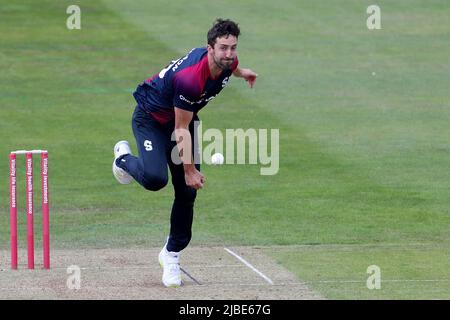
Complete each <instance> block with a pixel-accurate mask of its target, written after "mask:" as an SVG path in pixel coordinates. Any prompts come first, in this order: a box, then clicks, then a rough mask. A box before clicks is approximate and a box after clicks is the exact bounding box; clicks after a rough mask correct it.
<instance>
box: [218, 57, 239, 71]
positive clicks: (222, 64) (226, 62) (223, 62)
mask: <svg viewBox="0 0 450 320" xmlns="http://www.w3.org/2000/svg"><path fill="white" fill-rule="evenodd" d="M233 62H234V59H233V58H231V59H216V58H215V57H214V63H215V64H216V66H218V67H219V68H220V69H222V70H223V71H226V70H229V69H230V68H231V66H232V65H233Z"/></svg>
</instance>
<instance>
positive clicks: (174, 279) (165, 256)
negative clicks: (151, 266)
mask: <svg viewBox="0 0 450 320" xmlns="http://www.w3.org/2000/svg"><path fill="white" fill-rule="evenodd" d="M159 264H160V265H161V267H163V269H164V272H163V276H162V282H163V284H164V285H165V286H166V287H172V288H178V287H179V286H181V285H182V281H181V271H180V253H179V252H169V251H167V249H166V246H164V248H162V250H161V252H160V253H159Z"/></svg>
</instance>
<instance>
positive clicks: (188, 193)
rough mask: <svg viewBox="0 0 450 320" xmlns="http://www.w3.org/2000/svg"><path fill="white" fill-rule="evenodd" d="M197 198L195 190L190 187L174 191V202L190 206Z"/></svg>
mask: <svg viewBox="0 0 450 320" xmlns="http://www.w3.org/2000/svg"><path fill="white" fill-rule="evenodd" d="M196 197H197V190H195V189H194V188H191V187H185V188H181V189H178V190H175V201H177V202H181V203H184V204H189V205H192V204H194V201H195V198H196Z"/></svg>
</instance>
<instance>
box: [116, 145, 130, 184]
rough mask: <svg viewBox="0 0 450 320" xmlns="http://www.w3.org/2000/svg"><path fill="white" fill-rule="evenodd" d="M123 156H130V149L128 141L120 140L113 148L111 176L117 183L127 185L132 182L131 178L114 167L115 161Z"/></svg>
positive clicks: (120, 169) (123, 171)
mask: <svg viewBox="0 0 450 320" xmlns="http://www.w3.org/2000/svg"><path fill="white" fill-rule="evenodd" d="M124 154H131V148H130V144H129V143H128V141H125V140H122V141H119V142H117V143H116V145H115V146H114V161H113V164H112V171H113V175H114V177H115V178H116V180H117V181H119V183H121V184H129V183H131V181H133V177H132V176H130V175H129V174H128V173H127V172H126V171H125V170H123V169H122V168H119V167H118V166H117V165H116V159H117V158H118V157H120V156H122V155H124ZM122 161H125V160H122Z"/></svg>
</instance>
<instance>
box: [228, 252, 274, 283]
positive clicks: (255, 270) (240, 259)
mask: <svg viewBox="0 0 450 320" xmlns="http://www.w3.org/2000/svg"><path fill="white" fill-rule="evenodd" d="M224 249H225V251H227V252H228V253H229V254H231V255H233V256H234V257H235V258H237V259H238V260H239V261H241V262H242V263H243V264H245V265H246V266H247V267H249V268H250V269H252V270H253V271H254V272H256V273H257V274H258V275H259V276H261V277H262V278H263V279H264V280H266V281H267V282H268V283H269V284H271V285H273V281H272V280H270V278H269V277H267V276H266V275H265V274H264V273H262V272H261V271H259V270H258V269H256V268H255V267H254V266H252V265H251V264H250V263H248V262H247V261H245V259H244V258H242V257H240V256H239V255H237V254H236V253H234V252H233V251H231V250H230V249H228V248H224Z"/></svg>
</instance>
